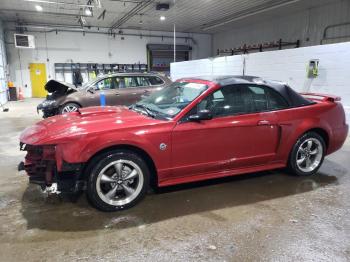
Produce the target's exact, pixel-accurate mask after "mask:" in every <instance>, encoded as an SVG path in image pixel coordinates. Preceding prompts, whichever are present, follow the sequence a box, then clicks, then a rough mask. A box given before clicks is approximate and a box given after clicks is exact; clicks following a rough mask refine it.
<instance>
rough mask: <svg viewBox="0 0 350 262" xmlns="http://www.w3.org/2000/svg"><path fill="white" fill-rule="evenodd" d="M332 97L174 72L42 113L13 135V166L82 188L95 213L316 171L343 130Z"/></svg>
mask: <svg viewBox="0 0 350 262" xmlns="http://www.w3.org/2000/svg"><path fill="white" fill-rule="evenodd" d="M339 100H340V98H338V97H334V96H328V95H319V94H303V95H301V94H298V93H296V92H295V91H293V90H292V89H291V88H290V87H288V86H287V85H285V84H282V83H279V82H274V81H265V80H263V79H261V78H258V77H248V76H220V77H200V78H191V79H181V80H178V81H176V82H175V83H173V84H172V85H170V86H169V87H166V88H164V89H163V90H161V91H159V92H156V93H153V94H152V95H150V96H148V97H147V98H145V99H143V100H142V101H140V102H138V103H136V104H134V105H132V106H130V107H90V108H84V109H80V110H79V111H77V112H72V113H69V114H66V115H62V116H54V117H50V118H48V119H46V120H43V121H41V122H39V123H37V124H36V125H34V126H32V127H29V128H27V129H26V130H25V131H24V132H23V133H22V135H21V137H20V146H21V150H25V151H27V155H26V157H25V161H24V162H22V163H21V164H20V165H19V169H20V170H22V169H24V170H25V171H26V172H27V174H28V175H29V180H30V182H32V183H36V184H40V185H41V186H42V187H43V189H45V190H47V191H49V192H56V193H59V192H77V191H81V190H86V192H87V196H88V198H89V200H90V202H91V203H92V204H93V205H94V206H95V207H97V208H98V209H100V210H104V211H114V210H120V209H125V208H129V207H131V206H133V205H135V204H136V203H137V202H138V201H139V200H140V199H142V197H144V195H145V194H146V192H147V188H148V187H149V186H152V185H156V186H161V187H162V186H169V185H174V184H180V183H187V182H193V181H199V180H205V179H211V178H218V177H225V176H232V175H238V174H243V173H251V172H257V171H263V170H269V169H276V168H284V167H287V168H288V169H289V170H290V171H291V172H292V173H294V174H295V175H298V176H307V175H313V174H315V173H316V172H317V171H318V169H319V168H320V166H321V164H322V162H323V159H324V157H325V156H326V155H328V154H331V153H333V152H334V151H336V150H338V149H339V148H340V147H341V146H342V145H343V143H344V141H345V139H346V137H347V134H348V125H347V124H346V120H345V114H344V109H343V107H342V105H341V103H340V102H339Z"/></svg>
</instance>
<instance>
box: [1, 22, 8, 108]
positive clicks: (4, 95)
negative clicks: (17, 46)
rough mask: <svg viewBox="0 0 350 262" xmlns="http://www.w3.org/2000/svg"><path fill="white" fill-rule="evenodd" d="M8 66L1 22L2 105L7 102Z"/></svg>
mask: <svg viewBox="0 0 350 262" xmlns="http://www.w3.org/2000/svg"><path fill="white" fill-rule="evenodd" d="M6 64H7V63H6V52H5V40H4V30H3V23H2V21H1V20H0V103H2V104H4V103H6V102H7V83H6V76H5V69H6Z"/></svg>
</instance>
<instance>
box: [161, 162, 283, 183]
mask: <svg viewBox="0 0 350 262" xmlns="http://www.w3.org/2000/svg"><path fill="white" fill-rule="evenodd" d="M284 167H286V165H285V164H284V163H274V164H269V165H262V166H252V167H245V168H238V169H232V170H224V171H220V172H215V173H204V174H199V175H194V176H183V177H177V178H173V179H168V180H163V181H160V182H159V184H158V186H160V187H165V186H172V185H178V184H185V183H191V182H197V181H203V180H208V179H215V178H221V177H227V176H235V175H242V174H248V173H254V172H260V171H266V170H273V169H278V168H284Z"/></svg>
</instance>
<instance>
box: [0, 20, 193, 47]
mask: <svg viewBox="0 0 350 262" xmlns="http://www.w3.org/2000/svg"><path fill="white" fill-rule="evenodd" d="M15 27H16V29H7V30H6V31H11V32H16V31H18V30H21V31H23V32H28V33H35V32H42V33H56V34H57V33H59V32H71V33H83V34H84V35H85V34H103V35H110V36H114V37H116V36H132V37H148V38H160V39H162V40H163V39H174V36H173V35H172V34H169V35H167V34H152V33H147V34H143V33H140V34H137V33H125V32H123V33H122V34H118V33H112V32H111V31H110V30H109V29H110V28H109V27H90V28H88V29H87V28H81V27H80V26H73V25H71V26H69V25H68V26H66V25H50V24H34V23H31V24H19V25H18V24H17V25H16V26H15ZM176 39H179V40H180V39H181V40H185V41H191V42H192V43H193V44H194V45H196V44H197V42H196V40H195V39H194V38H193V37H191V36H176Z"/></svg>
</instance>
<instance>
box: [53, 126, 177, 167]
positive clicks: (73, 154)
mask: <svg viewBox="0 0 350 262" xmlns="http://www.w3.org/2000/svg"><path fill="white" fill-rule="evenodd" d="M158 136H159V134H158ZM160 137H161V138H157V139H152V137H149V136H146V135H143V134H135V133H133V132H128V131H123V132H120V133H119V132H113V133H106V134H103V135H98V136H93V137H85V138H84V139H83V140H78V141H76V142H75V143H68V144H62V145H58V146H57V151H58V152H60V154H61V157H62V159H63V160H64V161H66V162H68V163H86V162H88V161H89V160H90V159H91V158H92V157H93V156H94V155H96V154H98V153H99V152H100V151H102V150H104V149H106V148H110V147H113V146H121V145H128V146H134V147H137V148H139V149H141V150H143V151H145V152H146V153H147V154H148V155H149V156H150V157H151V158H152V160H153V162H154V164H155V165H156V167H157V169H158V168H162V167H166V166H167V165H169V163H170V152H171V148H170V147H169V148H168V149H167V150H165V151H161V150H160V149H159V146H158V143H159V141H162V142H164V143H166V144H167V145H170V136H169V135H166V134H164V135H160ZM158 140H159V141H158Z"/></svg>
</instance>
